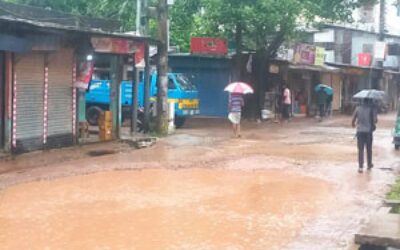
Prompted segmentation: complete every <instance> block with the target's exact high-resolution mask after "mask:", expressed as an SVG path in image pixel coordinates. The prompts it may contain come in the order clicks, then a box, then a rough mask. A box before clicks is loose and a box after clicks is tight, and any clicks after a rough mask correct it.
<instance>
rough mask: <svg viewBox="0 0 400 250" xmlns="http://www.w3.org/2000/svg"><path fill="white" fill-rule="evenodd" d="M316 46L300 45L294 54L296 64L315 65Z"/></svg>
mask: <svg viewBox="0 0 400 250" xmlns="http://www.w3.org/2000/svg"><path fill="white" fill-rule="evenodd" d="M315 50H316V48H315V46H314V45H310V44H304V43H302V44H298V45H297V46H296V49H295V53H294V63H297V64H311V65H312V64H314V63H315V52H316V51H315Z"/></svg>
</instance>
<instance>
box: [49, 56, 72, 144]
mask: <svg viewBox="0 0 400 250" xmlns="http://www.w3.org/2000/svg"><path fill="white" fill-rule="evenodd" d="M47 60H48V125H47V126H48V128H47V131H48V132H47V133H48V134H47V142H46V147H49V148H55V147H65V146H70V145H72V144H73V133H72V131H73V128H72V63H73V51H72V49H62V50H59V51H57V52H55V53H51V54H49V55H48V58H47Z"/></svg>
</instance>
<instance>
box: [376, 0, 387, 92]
mask: <svg viewBox="0 0 400 250" xmlns="http://www.w3.org/2000/svg"><path fill="white" fill-rule="evenodd" d="M379 10H380V12H379V38H378V40H379V41H380V42H384V41H385V28H386V0H380V2H379ZM383 61H384V59H383V60H381V61H378V67H379V68H380V69H381V70H382V74H381V81H380V83H381V84H380V86H375V87H376V88H378V89H380V87H381V86H383V81H384V79H383V71H384V68H383Z"/></svg>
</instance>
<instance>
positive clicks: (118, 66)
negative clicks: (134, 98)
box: [110, 55, 123, 139]
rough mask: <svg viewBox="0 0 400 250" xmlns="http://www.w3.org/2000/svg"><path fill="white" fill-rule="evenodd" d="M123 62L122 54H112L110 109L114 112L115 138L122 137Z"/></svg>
mask: <svg viewBox="0 0 400 250" xmlns="http://www.w3.org/2000/svg"><path fill="white" fill-rule="evenodd" d="M122 68H123V63H122V57H121V56H120V55H112V56H111V71H110V75H111V81H110V111H111V112H112V114H113V138H114V139H119V138H120V132H121V131H120V130H121V121H120V117H121V115H120V111H121V108H120V107H121V106H120V105H121V100H120V94H121V93H120V92H121V91H120V90H121V88H120V85H121V81H122V74H123V70H122Z"/></svg>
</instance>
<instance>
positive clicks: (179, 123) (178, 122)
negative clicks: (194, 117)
mask: <svg viewBox="0 0 400 250" xmlns="http://www.w3.org/2000/svg"><path fill="white" fill-rule="evenodd" d="M185 121H186V118H185V117H180V116H175V127H176V128H182V127H183V125H184V124H185Z"/></svg>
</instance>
